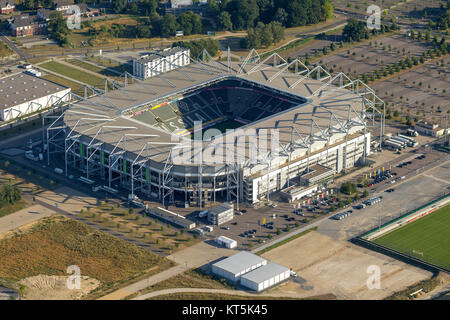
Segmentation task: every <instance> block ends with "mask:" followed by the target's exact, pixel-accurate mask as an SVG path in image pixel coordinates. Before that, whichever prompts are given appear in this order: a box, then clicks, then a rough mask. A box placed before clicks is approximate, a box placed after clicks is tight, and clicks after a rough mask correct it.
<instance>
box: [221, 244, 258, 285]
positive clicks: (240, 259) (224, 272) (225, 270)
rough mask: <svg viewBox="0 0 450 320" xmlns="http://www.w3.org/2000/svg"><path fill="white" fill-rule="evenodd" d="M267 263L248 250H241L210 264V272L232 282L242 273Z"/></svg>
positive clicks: (237, 279) (236, 280)
mask: <svg viewBox="0 0 450 320" xmlns="http://www.w3.org/2000/svg"><path fill="white" fill-rule="evenodd" d="M266 264H267V260H266V259H264V258H262V257H260V256H258V255H256V254H253V253H251V252H248V251H241V252H239V253H237V254H235V255H233V256H231V257H228V258H226V259H224V260H221V261H219V262H216V263H214V264H213V265H212V272H213V273H214V274H216V275H218V276H220V277H223V278H225V279H227V280H229V281H232V282H238V281H239V279H240V278H241V276H242V275H244V274H246V273H247V272H250V271H252V270H255V269H257V268H259V267H261V266H264V265H266Z"/></svg>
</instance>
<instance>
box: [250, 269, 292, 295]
mask: <svg viewBox="0 0 450 320" xmlns="http://www.w3.org/2000/svg"><path fill="white" fill-rule="evenodd" d="M289 277H290V270H289V269H288V268H286V267H284V266H282V265H279V264H277V263H274V262H269V263H268V264H266V265H264V266H262V267H260V268H258V269H256V270H254V271H251V272H249V273H246V274H244V275H243V276H242V277H241V285H243V286H244V287H247V288H249V289H251V290H254V291H258V292H259V291H262V290H265V289H267V288H270V287H272V286H274V285H276V284H278V283H280V282H282V281H284V280H287V279H288V278H289Z"/></svg>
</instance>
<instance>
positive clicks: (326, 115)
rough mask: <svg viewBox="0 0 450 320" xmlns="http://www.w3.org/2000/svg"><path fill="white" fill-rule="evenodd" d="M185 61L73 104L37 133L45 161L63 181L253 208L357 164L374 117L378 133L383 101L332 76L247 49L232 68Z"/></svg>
mask: <svg viewBox="0 0 450 320" xmlns="http://www.w3.org/2000/svg"><path fill="white" fill-rule="evenodd" d="M277 60H279V61H277ZM191 61H192V63H190V64H189V65H186V66H183V67H179V68H177V69H175V70H173V71H170V72H168V73H165V74H160V75H158V76H156V77H152V78H149V79H147V80H144V81H141V80H138V79H136V78H132V77H131V76H128V78H127V79H126V80H125V84H117V83H116V84H114V87H115V88H116V90H112V91H109V92H107V86H105V90H103V92H102V94H99V95H96V96H94V97H91V98H82V97H80V96H76V95H75V94H74V95H73V99H72V101H71V102H70V103H69V105H68V108H67V109H66V111H65V112H64V113H63V115H62V116H61V117H59V118H58V119H57V120H55V121H54V123H53V124H52V125H51V126H49V128H48V129H47V143H48V146H49V147H48V149H47V150H48V152H49V160H50V154H53V153H55V152H56V151H58V150H63V153H64V165H65V172H66V175H67V174H68V173H69V170H71V169H72V168H76V169H77V170H81V172H82V175H83V176H85V177H86V178H87V179H92V178H95V179H100V180H102V181H104V184H105V186H108V187H109V188H113V189H114V188H118V187H119V186H120V187H123V188H126V189H129V190H130V193H131V194H136V195H138V196H140V197H142V198H147V199H149V200H156V201H160V202H162V203H165V204H168V203H170V202H173V201H178V200H179V201H184V202H186V203H187V202H189V203H191V204H192V205H199V204H202V205H204V204H206V203H207V202H210V201H225V200H227V201H229V200H235V199H238V200H239V201H244V202H247V203H255V202H258V201H259V200H260V199H262V198H264V197H265V196H266V195H267V194H268V193H270V192H273V191H276V190H281V189H283V188H285V187H286V186H288V185H289V184H290V181H291V180H292V179H293V178H296V177H298V176H301V175H303V174H305V173H308V172H310V171H311V170H310V168H311V167H312V166H313V165H316V164H320V165H322V166H325V167H328V168H330V169H332V170H334V172H336V173H339V172H341V171H343V170H346V169H347V168H350V167H353V166H355V165H358V164H359V163H362V162H363V161H364V160H365V157H366V156H367V155H368V154H369V153H370V140H371V135H370V132H369V131H368V130H367V128H368V126H369V125H370V123H372V124H375V118H376V117H379V120H380V121H378V122H377V123H378V124H379V125H380V135H381V134H382V132H383V122H384V114H383V110H384V103H383V102H382V101H381V100H380V99H379V98H378V97H377V96H376V94H375V93H374V92H373V90H371V89H370V88H369V87H367V86H366V85H365V84H363V83H362V82H360V81H359V80H351V79H349V78H348V77H346V76H345V74H343V73H339V74H336V75H331V74H329V73H328V72H327V71H326V70H324V69H323V68H321V67H320V66H318V67H315V68H309V67H307V66H305V65H304V64H303V63H302V62H301V61H300V60H294V61H292V62H290V63H287V62H286V61H284V60H283V59H282V58H281V57H279V56H278V55H277V54H273V55H271V56H269V57H267V58H266V59H262V58H260V57H259V55H258V54H257V53H256V51H254V50H252V51H251V52H250V53H249V55H248V56H247V57H246V58H245V60H243V61H242V62H231V61H230V59H228V62H226V63H221V62H215V61H213V60H209V62H208V61H195V60H192V59H191ZM127 82H131V83H127ZM97 92H98V90H97ZM61 136H62V137H63V138H61ZM58 137H59V138H58ZM62 143H63V144H64V147H63V148H62V146H61V144H62ZM58 144H59V147H58V146H57V145H58Z"/></svg>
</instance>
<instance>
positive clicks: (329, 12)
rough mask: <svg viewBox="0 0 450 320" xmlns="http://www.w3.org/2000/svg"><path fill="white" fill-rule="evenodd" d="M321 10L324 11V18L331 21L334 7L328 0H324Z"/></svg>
mask: <svg viewBox="0 0 450 320" xmlns="http://www.w3.org/2000/svg"><path fill="white" fill-rule="evenodd" d="M323 9H324V11H325V18H326V19H331V18H333V16H334V15H333V12H334V6H333V4H332V3H331V1H330V0H326V1H325V3H324V6H323Z"/></svg>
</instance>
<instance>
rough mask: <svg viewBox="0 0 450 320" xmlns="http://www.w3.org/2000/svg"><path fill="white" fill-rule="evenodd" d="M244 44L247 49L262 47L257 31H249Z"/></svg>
mask: <svg viewBox="0 0 450 320" xmlns="http://www.w3.org/2000/svg"><path fill="white" fill-rule="evenodd" d="M244 44H245V47H246V48H255V49H259V48H260V47H261V39H260V37H259V34H258V32H257V31H256V30H255V29H253V28H251V29H249V30H248V32H247V37H246V38H245V41H244Z"/></svg>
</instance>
